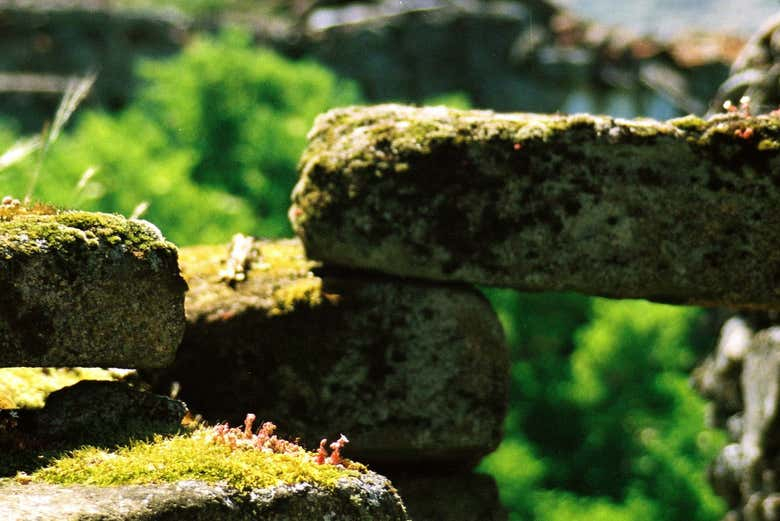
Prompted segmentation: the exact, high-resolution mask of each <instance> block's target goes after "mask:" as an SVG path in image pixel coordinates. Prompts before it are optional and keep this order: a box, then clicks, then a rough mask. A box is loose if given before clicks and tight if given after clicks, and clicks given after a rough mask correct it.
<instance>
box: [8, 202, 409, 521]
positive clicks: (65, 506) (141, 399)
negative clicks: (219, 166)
mask: <svg viewBox="0 0 780 521" xmlns="http://www.w3.org/2000/svg"><path fill="white" fill-rule="evenodd" d="M186 288H187V286H186V284H185V282H184V280H183V279H182V277H181V275H180V272H179V266H178V261H177V250H176V248H175V246H173V245H172V244H171V243H169V242H166V241H165V239H164V238H163V236H162V235H161V234H160V232H159V230H157V229H156V228H155V227H154V226H153V225H151V224H149V223H147V222H145V221H140V220H134V219H130V220H127V219H124V218H122V217H119V216H115V215H106V214H97V213H87V212H56V211H54V210H53V209H50V208H46V207H34V208H27V207H23V206H22V205H20V204H19V203H18V202H16V201H13V200H10V199H9V200H8V201H6V200H4V201H3V204H2V205H0V367H8V366H31V367H36V366H64V367H73V366H111V367H132V368H159V367H164V366H166V365H169V364H170V363H171V362H172V361H173V359H174V356H175V352H176V349H177V347H178V345H179V343H180V341H181V338H182V335H183V333H184V328H185V315H184V292H185V290H186ZM205 381H206V382H209V381H210V380H209V379H207V380H205ZM186 412H187V408H186V406H185V405H184V404H183V403H182V402H179V401H176V400H172V399H169V398H166V397H163V396H158V395H154V394H151V393H148V392H142V391H140V390H137V389H135V388H130V387H128V386H127V385H126V384H124V383H121V382H89V381H84V382H80V383H78V384H76V385H74V386H72V387H69V388H65V389H63V390H60V391H57V392H55V393H52V394H51V395H50V396H49V397H48V399H47V401H46V405H45V407H44V408H43V409H40V410H24V409H22V410H13V411H10V410H0V455H2V457H0V476H14V474H15V473H16V472H17V471H21V470H28V469H27V467H28V466H31V467H32V468H35V467H37V466H40V462H39V461H38V457H37V455H38V454H41V453H46V452H47V451H49V453H51V451H57V452H62V451H65V450H68V449H73V448H77V447H79V446H82V445H89V444H98V445H100V446H112V445H115V444H126V443H128V442H129V441H130V440H131V439H133V438H134V437H137V436H140V435H149V433H150V432H175V431H176V430H178V428H179V426H180V424H181V421H182V419H183V417H184V416H185V413H186ZM41 457H43V456H41ZM19 476H21V477H19ZM304 485H305V484H304ZM331 514H332V515H338V516H340V517H339V519H347V520H349V519H354V520H358V519H380V520H387V521H404V520H406V519H407V517H406V514H405V511H404V507H403V505H402V503H401V502H400V499H399V498H398V496H397V494H396V493H395V491H394V490H393V489H392V487H391V486H390V483H389V482H388V481H387V479H386V478H384V477H382V476H379V475H378V474H375V473H372V472H366V473H362V474H360V475H359V476H358V477H350V478H344V479H343V480H341V481H339V483H338V484H337V485H336V487H335V489H325V488H321V487H318V486H301V484H298V485H293V484H280V485H278V486H274V487H271V488H268V489H256V490H254V491H252V492H251V493H250V494H248V495H247V493H246V491H243V492H239V491H237V490H233V489H230V488H228V487H224V486H215V485H208V484H206V483H200V482H178V483H170V484H165V485H162V486H130V485H125V486H117V487H110V488H100V487H84V486H60V485H46V484H42V483H38V482H33V483H30V482H29V481H28V478H26V476H25V474H20V475H17V478H16V479H0V519H3V520H9V521H22V520H28V519H38V520H42V521H45V520H52V521H54V520H60V519H64V518H66V517H67V518H68V519H74V520H78V519H98V518H99V519H109V518H110V519H117V520H121V519H134V520H147V519H162V518H163V517H164V518H165V519H171V520H191V519H215V520H216V519H219V520H232V519H255V518H257V519H260V518H262V519H274V520H277V521H293V520H298V521H302V520H308V519H312V518H315V517H316V518H321V517H323V516H327V515H331Z"/></svg>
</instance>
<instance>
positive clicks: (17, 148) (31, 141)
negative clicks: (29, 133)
mask: <svg viewBox="0 0 780 521" xmlns="http://www.w3.org/2000/svg"><path fill="white" fill-rule="evenodd" d="M41 144H42V142H41V137H40V136H33V137H30V138H27V139H20V140H19V141H17V142H16V143H14V144H13V146H11V148H9V149H8V150H6V151H5V152H4V153H3V155H2V156H0V170H4V169H6V168H8V167H9V166H12V165H14V164H16V163H18V162H19V161H22V160H23V159H24V158H26V157H27V156H29V155H30V154H32V153H33V152H35V151H36V150H38V149H39V148H40V147H41Z"/></svg>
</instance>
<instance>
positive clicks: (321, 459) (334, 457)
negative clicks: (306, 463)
mask: <svg viewBox="0 0 780 521" xmlns="http://www.w3.org/2000/svg"><path fill="white" fill-rule="evenodd" d="M347 443H349V440H348V439H347V437H346V436H344V435H343V434H342V435H341V436H340V437H339V439H338V440H336V441H334V442H333V443H331V444H330V450H331V451H332V452H331V453H330V455H328V450H327V449H326V448H325V445H327V444H328V440H327V439H326V438H322V441H320V448H319V449H317V457H316V459H315V460H314V461H316V462H317V463H319V464H320V465H322V464H324V463H330V464H331V465H341V464H342V462H343V461H344V460H343V459H342V457H341V449H343V448H344V445H346V444H347Z"/></svg>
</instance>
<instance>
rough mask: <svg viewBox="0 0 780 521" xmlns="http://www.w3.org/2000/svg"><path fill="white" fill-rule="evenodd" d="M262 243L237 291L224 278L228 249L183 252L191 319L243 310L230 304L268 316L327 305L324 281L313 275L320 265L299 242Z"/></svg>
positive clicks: (197, 248)
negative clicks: (222, 271) (194, 316)
mask: <svg viewBox="0 0 780 521" xmlns="http://www.w3.org/2000/svg"><path fill="white" fill-rule="evenodd" d="M257 244H258V250H259V252H260V255H259V258H258V259H257V261H256V262H253V263H252V265H251V266H250V269H249V271H248V272H247V275H246V280H244V281H241V282H238V283H237V284H235V285H232V286H231V285H229V284H226V283H224V282H221V281H220V277H219V272H220V270H221V269H222V267H223V265H224V261H225V260H226V259H227V257H228V248H227V246H224V245H222V246H193V247H187V248H182V249H181V250H180V253H179V259H180V263H181V268H182V275H183V276H184V278H185V280H186V281H187V284H188V285H189V287H190V289H191V291H190V293H189V294H188V295H187V306H186V308H187V313H188V315H189V316H193V315H204V314H206V315H208V314H209V313H217V314H219V313H223V312H231V311H237V310H238V309H225V308H224V306H225V305H226V304H229V305H235V306H240V307H246V306H255V307H259V308H263V309H265V310H266V313H267V314H268V316H276V315H283V314H287V313H289V312H292V311H294V310H295V309H296V308H297V307H299V306H306V307H314V306H316V305H317V304H319V303H320V302H321V284H322V281H321V280H320V279H319V278H318V277H316V276H315V275H314V274H313V273H312V271H311V270H312V269H314V268H315V267H317V266H318V263H316V262H314V261H312V260H309V259H307V258H306V255H305V253H304V251H303V246H302V245H301V243H300V242H299V241H298V240H295V239H291V240H279V241H258V243H257Z"/></svg>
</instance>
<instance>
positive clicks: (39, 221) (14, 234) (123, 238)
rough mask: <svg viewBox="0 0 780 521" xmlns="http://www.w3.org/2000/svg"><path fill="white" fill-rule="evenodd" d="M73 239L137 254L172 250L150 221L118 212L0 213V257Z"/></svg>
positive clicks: (59, 245) (47, 249)
mask: <svg viewBox="0 0 780 521" xmlns="http://www.w3.org/2000/svg"><path fill="white" fill-rule="evenodd" d="M74 243H83V244H85V245H87V246H90V247H97V246H99V245H101V244H102V245H104V246H119V245H121V246H123V247H125V248H127V250H129V251H131V252H134V253H137V254H138V255H140V256H143V255H144V254H145V253H146V252H149V251H154V250H156V251H161V250H162V251H170V252H175V250H176V247H175V246H174V245H173V244H171V243H169V242H167V241H166V240H165V239H164V238H163V236H162V234H161V233H160V231H159V230H158V229H157V228H156V227H155V226H154V225H152V224H150V223H149V222H147V221H142V220H137V219H126V218H124V217H122V216H120V215H113V214H105V213H96V212H82V211H63V212H54V213H38V212H34V211H33V212H20V213H17V214H16V215H11V214H9V215H6V216H1V215H0V259H6V260H10V259H12V258H13V257H15V256H17V255H35V254H40V253H48V252H57V251H59V250H62V249H63V248H66V247H67V246H68V245H73V244H74Z"/></svg>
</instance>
